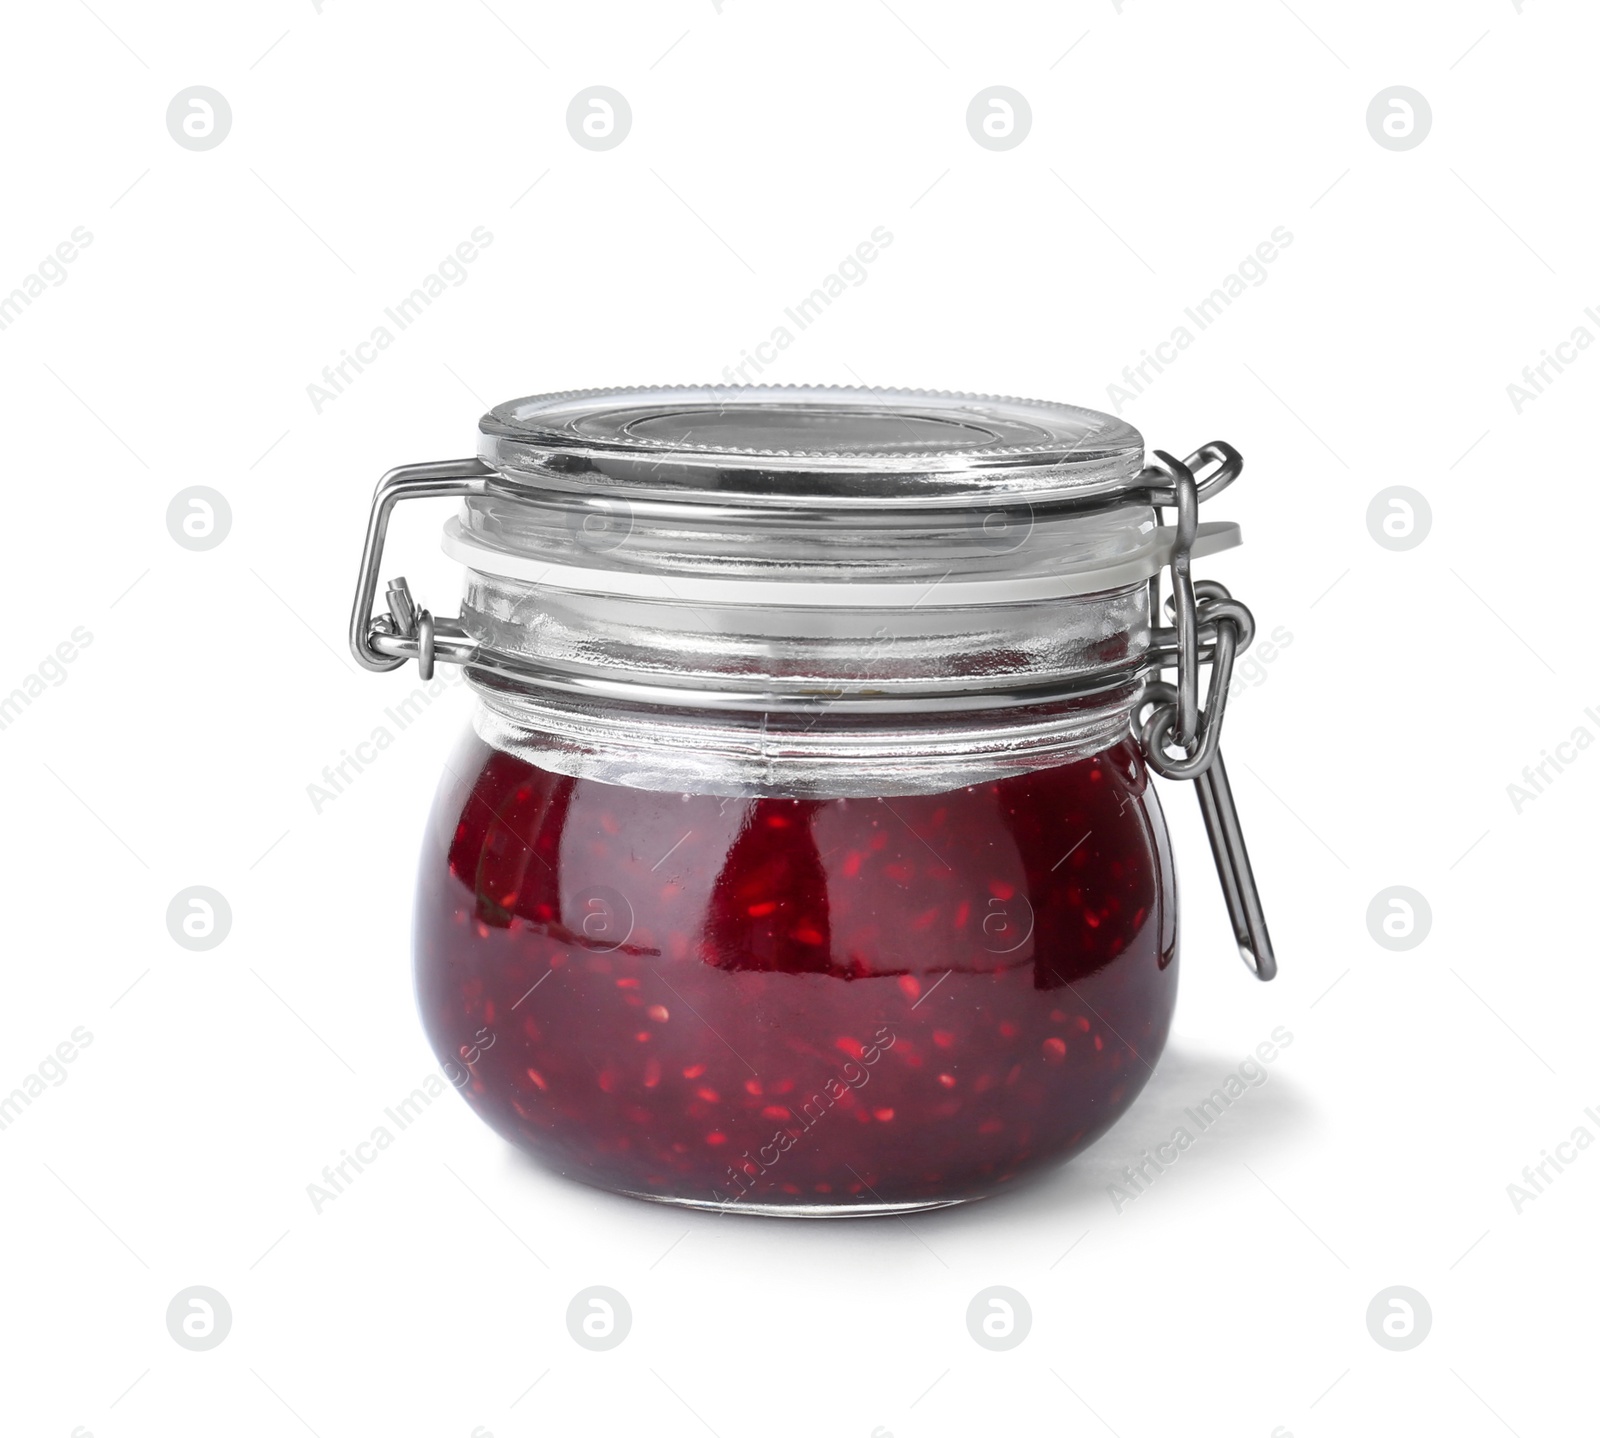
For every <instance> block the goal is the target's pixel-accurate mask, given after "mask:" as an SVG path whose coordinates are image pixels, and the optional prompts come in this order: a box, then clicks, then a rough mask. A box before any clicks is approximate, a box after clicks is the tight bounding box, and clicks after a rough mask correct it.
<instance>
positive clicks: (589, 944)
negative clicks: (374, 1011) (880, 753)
mask: <svg viewBox="0 0 1600 1438" xmlns="http://www.w3.org/2000/svg"><path fill="white" fill-rule="evenodd" d="M1173 905H1174V886H1173V880H1172V871H1171V858H1170V853H1169V850H1168V845H1167V837H1166V829H1165V825H1164V822H1163V820H1162V817H1161V812H1160V808H1159V805H1158V804H1157V802H1156V799H1155V796H1154V794H1153V792H1152V791H1151V790H1150V788H1149V785H1148V783H1147V778H1146V772H1145V770H1144V767H1143V765H1142V763H1141V761H1140V759H1139V757H1138V755H1137V752H1136V750H1135V749H1134V748H1133V746H1132V745H1131V744H1121V745H1118V746H1116V747H1115V748H1112V749H1109V750H1106V751H1105V752H1103V753H1101V754H1099V755H1096V756H1095V757H1093V758H1089V759H1082V760H1077V761H1074V762H1072V763H1069V764H1064V765H1061V766H1058V767H1056V768H1051V769H1044V770H1039V771H1035V772H1032V773H1027V774H1019V775H1016V776H1014V777H1010V778H1006V779H1003V780H999V781H997V782H987V783H983V784H979V785H975V786H973V787H970V788H963V789H957V790H952V791H950V792H948V793H943V794H936V795H907V796H901V797H890V798H878V799H869V798H845V799H833V800H816V799H783V798H720V797H716V796H709V795H695V794H672V793H659V792H650V791H645V790H636V789H630V788H623V787H619V786H615V785H611V784H604V783H600V782H598V781H595V780H589V779H577V778H572V777H569V776H566V775H561V774H555V773H550V772H547V771H545V770H543V769H540V768H536V767H534V766H533V765H530V764H528V763H526V762H524V761H523V760H521V759H518V758H516V757H513V756H511V755H509V754H506V753H503V752H501V751H498V750H494V749H491V748H490V747H489V746H487V745H485V744H484V743H483V742H482V741H481V740H479V739H478V738H476V736H472V737H469V739H468V740H467V742H466V743H465V744H464V746H463V748H462V750H461V752H460V753H459V755H458V756H457V758H456V759H455V760H454V761H453V762H452V765H451V768H450V770H449V771H448V772H447V775H446V779H445V782H444V785H443V786H442V788H441V790H440V793H439V797H438V801H437V803H436V806H435V810H434V815H433V818H432V821H431V823H430V826H429V833H428V838H427V841H426V844H425V846H424V853H423V859H422V875H421V884H420V888H419V896H418V911H417V923H416V964H417V987H418V994H419V998H420V1001H421V1005H422V1013H423V1022H424V1026H425V1028H426V1030H427V1033H428V1036H429V1039H430V1041H431V1042H432V1044H433V1048H434V1051H435V1053H436V1054H437V1056H438V1057H439V1059H440V1062H441V1064H442V1065H443V1067H444V1070H445V1073H446V1075H447V1076H448V1077H449V1078H450V1079H451V1080H452V1081H453V1082H454V1083H455V1084H456V1086H457V1087H458V1088H459V1089H460V1090H461V1092H462V1094H463V1096H464V1097H465V1098H466V1099H467V1101H468V1102H469V1103H470V1104H471V1105H472V1106H473V1107H474V1108H475V1109H476V1110H477V1111H478V1113H479V1114H480V1115H481V1116H482V1117H483V1118H484V1119H485V1120H486V1121H487V1122H488V1123H489V1124H491V1125H492V1126H493V1127H494V1128H495V1129H497V1130H498V1131H499V1132H500V1133H501V1134H503V1135H504V1136H505V1137H506V1138H508V1139H509V1140H511V1141H512V1142H513V1143H515V1144H518V1145H520V1146H521V1147H522V1148H524V1149H526V1150H528V1151H529V1152H531V1153H533V1154H535V1155H537V1156H538V1157H539V1158H541V1159H542V1160H544V1161H545V1162H546V1163H547V1164H549V1165H551V1166H553V1167H554V1168H556V1169H557V1170H559V1171H560V1172H562V1173H565V1174H567V1175H569V1176H571V1177H574V1178H578V1179H581V1180H583V1181H585V1182H588V1183H591V1184H595V1185H598V1186H600V1187H603V1188H607V1189H612V1190H616V1191H619V1192H624V1193H630V1194H636V1195H641V1196H645V1197H654V1198H662V1199H672V1200H677V1201H679V1202H687V1203H693V1204H699V1205H706V1206H711V1205H718V1206H720V1205H727V1206H729V1207H731V1208H735V1209H737V1208H741V1207H746V1208H753V1209H758V1210H767V1211H771V1210H784V1209H787V1210H793V1211H804V1210H808V1209H809V1210H812V1211H818V1210H827V1211H850V1210H856V1211H863V1212H870V1211H872V1210H874V1209H878V1210H887V1209H895V1208H913V1207H918V1206H923V1205H932V1204H938V1203H947V1202H953V1201H958V1200H962V1199H968V1198H976V1197H981V1196H983V1195H986V1194H990V1193H993V1192H995V1191H996V1190H998V1189H1001V1188H1003V1187H1005V1186H1008V1185H1010V1184H1012V1183H1013V1182H1014V1181H1015V1180H1017V1179H1018V1178H1020V1177H1022V1176H1024V1175H1026V1174H1028V1173H1030V1172H1034V1171H1037V1170H1039V1169H1041V1168H1044V1167H1047V1166H1050V1165H1053V1164H1056V1163H1058V1162H1060V1161H1061V1160H1063V1159H1065V1158H1067V1157H1069V1156H1070V1155H1072V1154H1073V1153H1075V1152H1077V1151H1078V1150H1080V1149H1082V1148H1083V1147H1085V1146H1086V1145H1087V1144H1089V1143H1090V1142H1092V1141H1093V1140H1094V1139H1095V1138H1096V1137H1098V1136H1099V1135H1100V1134H1101V1133H1102V1132H1104V1131H1105V1129H1106V1128H1107V1127H1108V1126H1109V1125H1110V1124H1111V1123H1112V1122H1113V1121H1114V1120H1115V1119H1116V1118H1117V1117H1118V1116H1119V1115H1120V1114H1121V1113H1122V1112H1123V1111H1124V1110H1125V1109H1126V1108H1127V1107H1128V1105H1129V1104H1130V1103H1131V1102H1132V1101H1133V1099H1134V1097H1135V1096H1136V1095H1137V1094H1138V1092H1139V1090H1140V1089H1141V1088H1142V1087H1143V1085H1144V1083H1145V1081H1146V1079H1148V1078H1149V1076H1150V1074H1151V1071H1152V1068H1153V1065H1154V1064H1155V1062H1156V1059H1157V1056H1158V1055H1159V1053H1160V1051H1161V1048H1162V1045H1163V1043H1164V1042H1165V1040H1166V1035H1167V1029H1168V1025H1169V1023H1170V1020H1171V1016H1172V1008H1173V1003H1174V999H1175V996H1176V987H1177V963H1176V944H1175V915H1174V911H1173Z"/></svg>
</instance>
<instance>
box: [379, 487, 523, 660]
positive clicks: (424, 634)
mask: <svg viewBox="0 0 1600 1438" xmlns="http://www.w3.org/2000/svg"><path fill="white" fill-rule="evenodd" d="M493 473H494V471H493V470H491V469H490V468H489V467H488V466H487V465H486V464H484V463H483V462H482V461H481V460H477V459H452V460H445V461H444V462H443V463H440V464H411V465H406V466H404V467H403V468H401V469H392V470H390V471H389V473H388V474H386V475H384V477H383V478H382V479H381V480H380V481H379V482H378V489H377V492H376V493H375V494H374V495H373V496H372V515H371V518H370V519H369V520H368V522H367V543H366V548H365V549H364V550H363V552H362V555H361V573H360V575H359V576H358V577H357V579H356V602H355V606H354V608H353V609H352V610H351V612H350V652H351V653H353V654H354V655H355V657H356V662H357V663H358V664H360V665H361V666H362V668H364V669H371V670H373V671H374V672H375V673H380V674H381V673H383V672H385V671H387V670H390V669H398V668H399V667H400V666H401V665H402V664H404V663H405V662H406V660H408V659H415V660H416V661H417V670H418V672H419V673H420V674H421V676H422V678H424V679H432V678H433V665H434V661H435V660H436V659H442V660H443V661H444V662H445V663H447V664H468V663H470V662H471V661H472V659H473V658H474V656H475V655H476V654H477V645H476V644H474V643H473V642H472V640H471V639H469V638H468V637H467V633H466V631H465V630H464V629H463V628H462V627H461V625H460V623H459V622H458V621H457V620H455V619H435V618H434V617H433V615H432V614H430V613H429V612H428V611H427V610H426V609H422V608H419V607H418V605H417V603H416V601H415V600H413V599H412V597H411V586H410V585H408V584H407V583H406V582H405V579H404V578H397V579H391V580H390V581H389V588H388V593H387V596H386V597H387V599H388V604H389V612H388V614H382V615H375V614H374V613H373V612H372V607H373V601H374V600H375V599H376V598H377V594H378V569H379V566H380V565H381V564H382V563H383V542H384V539H385V537H386V536H387V534H388V531H389V515H390V513H391V512H392V511H393V509H394V507H395V505H396V504H398V503H399V502H400V501H401V500H402V499H449V498H465V497H466V496H468V495H477V494H483V493H484V492H485V489H486V487H487V480H488V477H489V476H490V475H491V474H493Z"/></svg>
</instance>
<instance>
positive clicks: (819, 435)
mask: <svg viewBox="0 0 1600 1438" xmlns="http://www.w3.org/2000/svg"><path fill="white" fill-rule="evenodd" d="M478 428H479V431H480V438H479V445H478V453H479V456H480V457H481V458H482V459H483V461H484V462H485V463H486V464H488V465H491V466H492V467H493V468H494V469H496V470H497V471H499V473H500V475H501V476H502V478H503V479H504V480H506V481H509V482H510V483H511V484H513V485H516V484H518V483H519V482H520V483H524V484H527V485H528V486H529V487H538V488H540V489H545V490H548V489H551V488H554V489H561V490H570V491H574V492H577V493H587V494H605V495H612V496H616V497H627V498H639V499H655V500H672V501H678V502H687V503H695V502H700V503H713V504H724V505H726V504H732V505H739V506H743V505H750V506H758V507H760V506H781V507H785V508H815V507H827V508H838V507H840V506H845V507H853V506H863V507H875V506H882V505H883V504H884V503H885V502H886V501H890V502H892V503H894V504H895V505H896V506H900V505H906V504H910V505H917V506H931V507H952V506H953V507H969V506H983V505H990V504H994V503H997V502H999V503H1004V502H1006V501H1008V500H1010V501H1019V502H1025V503H1037V502H1041V501H1050V500H1058V499H1059V500H1077V499H1093V498H1096V497H1101V496H1109V495H1112V494H1116V493H1118V492H1121V491H1123V490H1126V489H1128V488H1129V487H1130V486H1132V485H1133V484H1134V482H1135V481H1136V480H1137V478H1138V476H1139V474H1140V472H1141V470H1142V469H1143V467H1144V440H1143V438H1142V437H1141V436H1140V434H1139V432H1138V431H1137V430H1136V429H1134V428H1133V427H1132V426H1131V425H1129V424H1127V423H1125V422H1124V421H1122V420H1120V419H1113V418H1112V417H1111V416H1110V415H1104V414H1098V413H1096V412H1095V411H1094V410H1088V409H1079V408H1077V407H1076V406H1074V405H1067V404H1055V403H1051V402H1049V401H1045V400H1031V399H1011V398H1002V397H997V396H993V395H967V394H942V393H933V392H925V391H919V390H899V389H867V388H854V387H832V386H787V385H786V386H776V385H749V386H735V385H710V386H704V387H694V386H669V387H662V388H644V389H626V388H624V389H594V390H571V391H567V392H565V393H562V394H547V395H533V396H530V397H529V398H526V399H518V400H512V401H510V402H509V403H507V404H502V405H498V406H496V407H495V408H494V409H493V410H491V411H490V412H489V413H488V414H486V415H485V416H484V417H483V419H482V420H481V421H480V422H479V426H478Z"/></svg>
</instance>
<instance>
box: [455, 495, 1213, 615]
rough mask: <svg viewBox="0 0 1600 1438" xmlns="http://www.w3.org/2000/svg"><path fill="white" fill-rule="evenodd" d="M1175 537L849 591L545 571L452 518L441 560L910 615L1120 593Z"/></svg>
mask: <svg viewBox="0 0 1600 1438" xmlns="http://www.w3.org/2000/svg"><path fill="white" fill-rule="evenodd" d="M1174 533H1175V531H1174V530H1173V529H1172V527H1171V526H1164V527H1161V528H1157V529H1154V530H1152V531H1151V534H1150V538H1149V540H1148V541H1147V542H1146V543H1145V544H1144V545H1143V546H1142V547H1141V548H1140V549H1138V550H1137V551H1135V552H1134V553H1131V554H1127V555H1122V556H1119V557H1118V558H1117V559H1115V560H1113V561H1111V562H1109V563H1100V564H1094V565H1087V566H1080V567H1077V568H1065V569H1062V570H1060V571H1058V572H1057V573H1054V574H1034V575H1026V576H1021V577H998V578H993V579H966V580H958V581H951V580H934V581H932V582H928V581H925V580H920V579H919V580H915V581H912V582H909V583H906V582H894V581H889V582H883V583H866V584H854V583H848V582H840V581H834V580H811V581H809V582H800V583H795V582H791V581H787V580H775V579H750V578H746V577H743V576H733V577H727V578H722V577H716V578H708V577H706V576H703V575H686V574H674V575H670V576H669V575H663V574H648V573H641V572H639V571H637V570H631V569H582V568H578V567H575V566H573V565H566V564H551V563H548V562H546V561H545V560H542V559H533V558H530V557H529V556H527V555H520V554H508V553H507V552H506V551H504V550H501V549H495V548H493V547H491V546H489V545H486V544H483V543H481V542H479V541H478V540H477V539H475V538H474V537H473V536H471V535H469V534H467V533H466V531H465V530H463V529H462V527H461V521H460V519H459V518H451V519H449V520H447V521H446V523H445V526H444V540H443V549H444V552H445V553H446V554H447V555H449V556H450V558H451V559H454V560H457V561H458V562H460V563H461V564H464V565H466V567H467V568H468V569H472V570H476V571H477V572H478V573H479V574H492V575H498V576H501V577H503V578H506V579H520V580H524V581H526V582H527V583H529V584H536V585H548V586H549V587H550V588H552V589H567V590H573V591H576V592H579V593H584V594H604V595H608V596H612V597H623V598H629V599H658V600H662V601H665V602H666V603H669V604H735V605H752V604H756V605H764V606H765V605H771V606H785V605H787V606H796V607H800V608H807V609H911V608H924V607H929V606H930V605H931V606H932V607H935V608H940V609H945V608H961V607H964V606H966V605H972V604H1022V603H1028V602H1030V601H1032V600H1039V599H1068V598H1071V597H1073V596H1074V595H1082V594H1101V593H1104V592H1106V591H1107V590H1114V589H1125V588H1127V587H1128V586H1129V585H1133V584H1138V583H1140V582H1142V581H1143V580H1146V579H1149V578H1150V577H1151V576H1152V575H1154V574H1158V573H1159V572H1160V571H1161V570H1163V569H1165V568H1166V566H1167V563H1168V560H1169V558H1170V556H1171V553H1172V539H1173V535H1174ZM1241 542H1242V536H1241V534H1240V532H1239V526H1238V525H1237V524H1233V523H1229V522H1226V521H1223V522H1213V523H1205V524H1202V525H1200V527H1199V533H1198V534H1197V536H1196V538H1195V542H1194V548H1193V549H1192V550H1191V553H1192V554H1193V555H1194V556H1195V558H1197V559H1198V558H1203V557H1204V556H1205V555H1208V554H1216V553H1219V552H1220V551H1222V550H1224V549H1233V548H1235V547H1236V546H1237V545H1239V544H1240V543H1241Z"/></svg>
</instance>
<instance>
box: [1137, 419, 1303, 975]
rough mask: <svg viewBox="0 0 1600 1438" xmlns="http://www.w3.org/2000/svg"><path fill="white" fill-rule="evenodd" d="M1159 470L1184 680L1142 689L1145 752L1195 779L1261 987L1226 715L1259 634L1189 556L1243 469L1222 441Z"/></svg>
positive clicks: (1264, 939) (1273, 967) (1163, 657)
mask: <svg viewBox="0 0 1600 1438" xmlns="http://www.w3.org/2000/svg"><path fill="white" fill-rule="evenodd" d="M1156 459H1157V461H1158V463H1157V465H1156V466H1154V467H1153V470H1152V472H1151V477H1152V484H1151V489H1150V496H1151V503H1152V504H1153V505H1154V506H1155V507H1156V513H1157V517H1158V518H1159V516H1160V512H1161V508H1162V506H1168V507H1171V508H1174V509H1176V511H1177V533H1176V534H1175V535H1174V537H1173V539H1174V543H1173V549H1172V559H1171V574H1172V590H1173V592H1172V597H1171V600H1170V601H1169V606H1168V607H1169V609H1170V610H1171V612H1172V616H1173V627H1172V628H1171V629H1156V630H1153V632H1152V635H1151V640H1152V645H1153V647H1154V649H1155V650H1156V653H1157V654H1158V656H1160V658H1159V662H1160V663H1161V665H1162V667H1163V668H1166V667H1174V668H1176V669H1177V671H1178V683H1177V684H1176V685H1174V684H1168V683H1166V682H1165V681H1162V680H1157V681H1154V682H1152V683H1150V684H1148V685H1147V686H1146V688H1145V694H1144V699H1143V701H1142V702H1141V704H1140V709H1141V710H1143V709H1144V708H1146V707H1148V708H1149V709H1150V713H1149V715H1148V717H1146V718H1145V719H1144V721H1143V723H1142V724H1141V725H1139V726H1138V729H1139V741H1140V747H1141V748H1142V749H1143V750H1144V755H1145V760H1146V762H1147V763H1148V764H1149V765H1150V767H1151V768H1152V769H1154V770H1155V771H1156V773H1158V774H1160V775H1161V776H1162V777H1163V778H1167V779H1192V780H1193V781H1194V785H1195V791H1196V793H1197V795H1198V796H1199V800H1200V813H1201V816H1202V818H1203V819H1204V820H1205V826H1206V836H1207V838H1208V839H1209V840H1210V841H1211V854H1212V857H1213V858H1214V859H1215V860H1216V864H1217V878H1218V880H1219V881H1220V882H1221V884H1222V896H1223V899H1224V901H1225V902H1226V903H1227V906H1228V919H1229V922H1230V923H1231V924H1232V925H1233V934H1234V938H1235V939H1236V940H1237V941H1238V945H1239V956H1240V957H1241V958H1242V959H1243V960H1244V961H1245V964H1246V965H1247V966H1248V967H1249V968H1250V970H1251V971H1252V972H1253V973H1254V974H1255V976H1256V977H1257V978H1258V979H1261V980H1262V981H1263V982H1265V981H1266V980H1269V979H1272V978H1273V977H1275V976H1276V974H1277V972H1278V960H1277V956H1276V955H1275V954H1274V953H1273V949H1272V936H1271V935H1270V934H1269V933H1268V932H1267V920H1266V915H1265V913H1264V912H1263V910H1262V907H1261V894H1260V891H1259V890H1258V889H1257V888H1256V880H1255V873H1254V871H1253V870H1252V869H1251V867H1250V854H1249V851H1248V850H1247V849H1246V847H1245V842H1244V831H1243V829H1242V828H1241V827H1240V824H1239V811H1238V809H1237V808H1236V807H1235V805H1234V802H1233V788H1232V786H1231V785H1230V784H1229V783H1228V770H1227V766H1226V765H1224V764H1223V762H1222V749H1221V739H1222V719H1223V714H1224V712H1225V710H1226V708H1227V702H1228V685H1229V684H1230V683H1231V682H1232V679H1233V661H1234V656H1235V655H1236V654H1237V653H1238V652H1239V651H1241V650H1244V649H1248V648H1249V647H1250V641H1251V639H1252V638H1254V636H1255V620H1254V618H1253V617H1252V616H1251V614H1250V611H1249V610H1248V609H1246V608H1245V606H1244V605H1242V604H1240V603H1238V602H1237V601H1236V600H1235V599H1234V598H1233V597H1232V596H1231V595H1230V594H1229V593H1228V591H1227V590H1226V589H1225V588H1224V587H1223V586H1222V585H1220V584H1216V583H1214V582H1211V581H1203V582H1200V583H1196V582H1195V581H1194V580H1193V579H1192V577H1191V575H1190V572H1189V558H1190V555H1189V551H1190V547H1191V546H1192V545H1193V543H1194V537H1195V533H1196V529H1197V525H1198V516H1197V510H1198V506H1199V503H1200V500H1201V499H1202V498H1204V497H1205V496H1207V495H1208V494H1214V493H1216V492H1217V491H1218V490H1220V489H1222V488H1223V487H1224V486H1225V485H1226V484H1228V483H1231V482H1232V480H1233V479H1234V478H1235V477H1236V476H1237V475H1238V473H1239V470H1240V468H1241V467H1242V461H1241V460H1240V458H1239V455H1238V453H1237V451H1235V450H1233V449H1232V448H1230V447H1229V446H1228V445H1224V444H1210V445H1207V446H1206V447H1205V448H1204V449H1202V450H1200V451H1199V452H1198V453H1196V454H1194V455H1191V456H1190V457H1189V459H1188V461H1187V462H1182V463H1180V462H1179V461H1178V460H1175V459H1173V458H1172V456H1171V455H1168V454H1164V453H1163V452H1161V451H1160V450H1157V451H1156ZM1202 465H1204V466H1206V467H1207V468H1208V469H1209V470H1210V471H1211V472H1210V473H1209V474H1208V475H1207V477H1206V479H1205V480H1203V481H1197V480H1196V478H1195V473H1194V471H1195V469H1197V468H1199V467H1201V466H1202ZM1150 585H1151V590H1150V598H1151V610H1150V614H1151V620H1152V622H1153V621H1154V620H1155V619H1156V617H1157V616H1158V615H1159V614H1160V593H1161V586H1160V578H1159V576H1157V577H1156V578H1154V579H1152V580H1151V581H1150ZM1206 662H1209V663H1210V665H1211V682H1210V685H1209V686H1208V688H1207V693H1206V703H1205V707H1204V708H1201V706H1200V703H1199V688H1200V680H1199V672H1200V665H1201V664H1202V663H1206ZM1169 745H1171V746H1173V747H1175V748H1178V749H1181V750H1182V751H1183V755H1182V757H1181V758H1175V757H1173V756H1172V755H1171V754H1170V753H1169V752H1168V746H1169Z"/></svg>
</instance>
